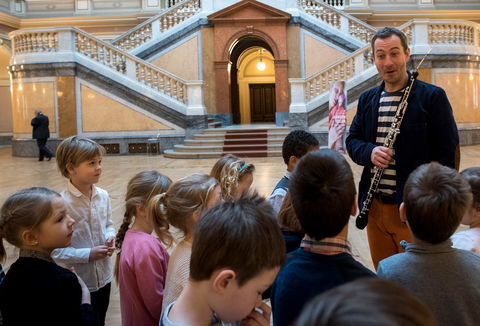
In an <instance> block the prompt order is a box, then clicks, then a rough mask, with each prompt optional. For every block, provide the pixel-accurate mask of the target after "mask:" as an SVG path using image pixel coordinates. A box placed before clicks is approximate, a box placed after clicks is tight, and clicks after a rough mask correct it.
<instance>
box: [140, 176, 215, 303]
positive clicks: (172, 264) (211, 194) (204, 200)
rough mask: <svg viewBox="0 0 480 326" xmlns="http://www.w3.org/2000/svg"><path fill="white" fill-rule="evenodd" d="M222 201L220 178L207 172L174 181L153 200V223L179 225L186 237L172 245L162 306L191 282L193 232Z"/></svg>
mask: <svg viewBox="0 0 480 326" xmlns="http://www.w3.org/2000/svg"><path fill="white" fill-rule="evenodd" d="M219 202H220V186H219V185H218V183H217V180H215V179H214V178H212V177H210V176H208V175H206V174H198V173H196V174H192V175H189V176H186V177H184V178H182V179H180V180H178V181H176V182H174V183H173V184H172V185H171V186H170V188H168V190H167V192H165V193H163V194H160V195H157V196H155V197H153V198H152V200H151V201H150V214H151V216H152V218H153V220H154V222H153V223H154V224H157V225H165V227H164V228H163V229H162V233H166V232H168V226H169V225H172V226H173V227H175V228H177V229H179V230H180V231H181V232H182V233H183V239H182V240H181V241H180V242H179V243H178V244H177V246H176V247H175V248H174V249H173V251H172V255H171V256H170V260H169V262H168V270H167V279H166V281H165V290H164V292H163V308H162V310H163V309H165V307H166V306H168V305H169V304H170V303H172V302H173V301H175V300H176V299H177V298H178V296H179V295H180V293H181V292H182V290H183V287H184V286H185V285H186V283H187V282H188V275H189V272H190V254H191V252H192V234H193V230H194V227H195V224H196V223H197V221H198V220H199V219H200V217H201V216H202V215H203V213H205V212H206V211H208V210H209V209H211V208H212V207H214V206H215V205H217V204H218V203H219Z"/></svg>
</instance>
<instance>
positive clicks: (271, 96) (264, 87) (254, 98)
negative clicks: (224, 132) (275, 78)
mask: <svg viewBox="0 0 480 326" xmlns="http://www.w3.org/2000/svg"><path fill="white" fill-rule="evenodd" d="M249 86H250V117H251V122H252V123H255V122H275V84H249Z"/></svg>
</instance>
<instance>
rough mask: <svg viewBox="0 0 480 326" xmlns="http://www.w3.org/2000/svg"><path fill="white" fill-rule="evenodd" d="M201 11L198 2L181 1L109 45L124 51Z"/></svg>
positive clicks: (191, 0)
mask: <svg viewBox="0 0 480 326" xmlns="http://www.w3.org/2000/svg"><path fill="white" fill-rule="evenodd" d="M200 10H201V3H200V0H183V1H180V2H178V3H176V4H175V5H174V6H172V7H170V8H168V9H166V10H165V11H163V12H162V13H160V14H159V15H157V16H154V17H151V18H150V19H148V20H146V21H144V22H143V23H141V24H139V25H137V26H135V27H134V28H132V29H130V30H128V31H127V32H125V33H123V34H122V35H119V36H117V37H116V38H114V39H113V40H112V41H111V43H112V44H113V45H114V46H116V47H118V48H121V49H123V50H125V51H130V50H133V49H135V48H136V47H138V46H140V45H142V44H145V43H146V42H148V41H150V40H151V39H152V38H154V37H155V35H158V34H160V33H164V32H165V31H167V30H168V29H170V28H172V27H174V26H176V25H178V24H179V23H181V22H183V21H184V20H186V19H188V18H190V17H192V16H194V15H196V14H197V13H199V12H200Z"/></svg>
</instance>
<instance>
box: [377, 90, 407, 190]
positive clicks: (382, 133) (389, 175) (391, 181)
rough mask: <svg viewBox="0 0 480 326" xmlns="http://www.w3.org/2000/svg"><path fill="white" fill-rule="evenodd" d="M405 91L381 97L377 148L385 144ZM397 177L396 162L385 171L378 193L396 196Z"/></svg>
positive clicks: (384, 94)
mask: <svg viewBox="0 0 480 326" xmlns="http://www.w3.org/2000/svg"><path fill="white" fill-rule="evenodd" d="M404 90H405V89H402V90H399V91H396V92H392V93H389V92H386V91H383V92H382V94H381V95H380V106H379V108H378V127H377V139H376V140H375V144H376V145H377V146H383V145H384V143H385V137H386V136H387V134H388V131H389V130H390V127H391V126H392V122H393V120H394V118H395V113H396V112H397V108H398V105H399V104H400V100H401V98H402V94H403V92H404ZM396 176H397V170H396V167H395V161H392V162H391V163H390V165H389V166H388V168H386V169H384V170H383V175H382V179H381V180H380V184H379V185H378V191H379V192H381V193H384V194H394V193H395V189H396V185H397V182H396Z"/></svg>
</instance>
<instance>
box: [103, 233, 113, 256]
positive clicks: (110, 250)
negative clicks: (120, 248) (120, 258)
mask: <svg viewBox="0 0 480 326" xmlns="http://www.w3.org/2000/svg"><path fill="white" fill-rule="evenodd" d="M105 245H106V246H107V247H108V252H107V255H108V256H111V255H113V253H114V252H115V237H110V238H108V239H107V241H105Z"/></svg>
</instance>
